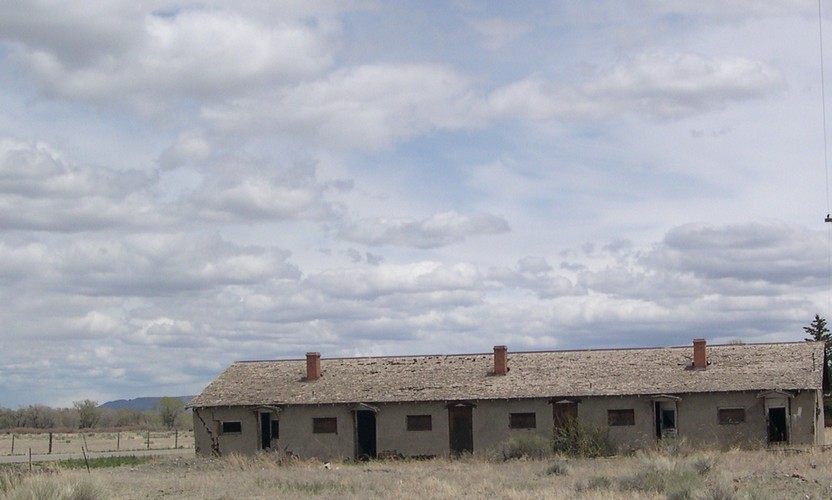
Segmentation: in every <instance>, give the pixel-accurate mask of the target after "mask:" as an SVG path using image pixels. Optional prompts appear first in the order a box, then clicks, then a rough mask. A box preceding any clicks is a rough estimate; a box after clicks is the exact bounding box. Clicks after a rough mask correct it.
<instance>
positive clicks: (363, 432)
mask: <svg viewBox="0 0 832 500" xmlns="http://www.w3.org/2000/svg"><path fill="white" fill-rule="evenodd" d="M354 415H355V458H356V459H358V460H369V459H371V458H376V456H377V454H378V450H377V449H376V414H375V412H373V411H370V410H359V411H355V412H354Z"/></svg>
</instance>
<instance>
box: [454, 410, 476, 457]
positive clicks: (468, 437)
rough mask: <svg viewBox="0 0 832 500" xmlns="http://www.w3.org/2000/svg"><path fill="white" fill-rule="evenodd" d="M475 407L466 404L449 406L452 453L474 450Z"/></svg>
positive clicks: (457, 453) (458, 453)
mask: <svg viewBox="0 0 832 500" xmlns="http://www.w3.org/2000/svg"><path fill="white" fill-rule="evenodd" d="M473 423H474V418H473V407H472V406H470V405H465V404H458V405H452V406H449V407H448V427H449V429H448V431H449V438H450V447H451V454H452V455H456V456H459V455H461V454H463V453H473V452H474V425H473Z"/></svg>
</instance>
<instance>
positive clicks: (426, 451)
mask: <svg viewBox="0 0 832 500" xmlns="http://www.w3.org/2000/svg"><path fill="white" fill-rule="evenodd" d="M379 408H380V411H379V412H378V414H377V415H376V424H377V426H378V451H379V452H390V453H398V454H401V455H404V456H408V457H415V456H431V455H438V456H439V455H447V454H448V410H447V409H446V408H445V404H444V403H401V404H385V405H380V406H379ZM408 415H430V416H431V430H429V431H408V430H407V416H408Z"/></svg>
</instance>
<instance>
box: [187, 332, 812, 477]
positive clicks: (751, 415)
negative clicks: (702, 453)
mask: <svg viewBox="0 0 832 500" xmlns="http://www.w3.org/2000/svg"><path fill="white" fill-rule="evenodd" d="M823 370H824V344H823V343H822V342H795V343H776V344H730V345H715V346H707V345H706V343H705V340H703V339H697V340H694V342H693V346H692V347H691V346H688V347H664V348H646V349H610V350H575V351H548V352H516V353H515V352H513V353H511V354H509V353H508V352H507V349H506V347H505V346H496V347H494V351H493V353H487V354H465V355H430V356H396V357H363V358H337V359H334V358H333V359H327V358H324V359H321V357H320V354H318V353H308V354H307V356H306V359H305V360H303V359H299V360H280V361H241V362H236V363H234V364H232V365H231V366H230V367H229V368H228V369H226V370H225V371H224V372H223V373H222V374H221V375H220V376H219V377H218V378H217V379H216V380H214V381H213V382H212V383H211V384H210V385H209V386H208V387H206V388H205V390H204V391H203V392H202V394H200V395H199V396H197V397H196V398H194V400H193V401H191V402H190V403H189V405H188V406H189V407H190V408H192V409H193V416H194V434H195V440H196V443H195V446H196V452H197V453H198V454H201V455H226V454H229V453H254V452H256V451H258V450H267V449H279V450H281V451H283V452H286V453H291V454H294V455H296V456H300V457H317V458H320V459H327V460H329V459H349V458H360V457H375V456H379V455H401V456H441V455H453V454H459V453H464V452H474V453H476V452H480V451H485V450H488V449H490V448H492V447H495V446H497V445H499V444H500V443H501V442H503V441H504V440H506V439H507V438H510V437H512V436H516V435H518V434H519V433H528V432H534V433H539V434H541V435H544V436H551V435H552V433H553V431H554V430H555V428H556V427H557V426H561V425H567V423H568V422H570V421H571V420H572V419H576V420H577V421H578V422H581V423H582V424H585V425H589V426H593V427H598V428H604V429H606V431H607V433H608V436H609V438H610V440H611V441H612V442H613V443H614V444H615V445H617V446H618V447H619V449H620V450H632V449H638V448H642V447H646V446H650V445H651V444H654V443H655V442H656V441H657V440H662V439H669V438H670V439H672V438H677V437H678V438H682V437H683V438H685V439H686V440H687V441H688V442H690V443H691V444H694V445H702V446H719V447H728V446H742V447H755V446H765V445H767V444H784V445H816V444H823V443H824V437H823V431H824V427H823V422H824V420H823V391H822V374H823Z"/></svg>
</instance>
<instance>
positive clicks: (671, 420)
mask: <svg viewBox="0 0 832 500" xmlns="http://www.w3.org/2000/svg"><path fill="white" fill-rule="evenodd" d="M653 417H654V418H655V424H656V439H666V438H673V437H676V436H677V435H678V431H677V427H676V402H675V401H656V402H655V405H654V408H653Z"/></svg>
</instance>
